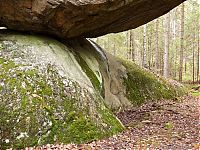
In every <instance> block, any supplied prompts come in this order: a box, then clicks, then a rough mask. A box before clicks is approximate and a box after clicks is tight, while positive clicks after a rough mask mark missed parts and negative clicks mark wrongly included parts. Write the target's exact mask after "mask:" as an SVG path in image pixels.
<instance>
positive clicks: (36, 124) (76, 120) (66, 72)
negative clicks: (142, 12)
mask: <svg viewBox="0 0 200 150" xmlns="http://www.w3.org/2000/svg"><path fill="white" fill-rule="evenodd" d="M182 92H183V91H182V88H180V86H176V85H173V84H171V83H169V82H168V81H166V80H164V79H162V78H157V77H155V76H154V75H153V74H152V73H150V72H147V71H144V70H142V69H140V68H139V67H138V66H136V65H134V64H133V63H132V62H127V61H124V60H120V59H117V58H115V57H113V56H112V55H110V54H107V53H105V52H104V51H103V50H102V49H101V48H100V47H99V46H98V45H96V44H95V43H94V42H92V41H90V40H86V39H77V40H70V41H64V42H60V41H57V40H55V39H52V38H47V37H45V36H38V35H28V34H22V33H16V32H11V31H8V30H0V146H1V147H0V149H6V148H10V147H13V148H16V149H19V148H23V147H27V146H35V145H42V144H47V143H83V142H88V141H91V140H96V139H100V138H103V137H106V136H110V135H113V134H116V133H118V132H120V131H122V130H123V125H122V124H121V123H120V122H119V120H118V119H117V118H116V116H115V115H113V112H112V111H111V110H120V109H127V108H131V107H133V106H134V105H139V104H141V103H143V102H145V101H147V100H155V99H161V98H175V97H176V96H179V95H180V94H182Z"/></svg>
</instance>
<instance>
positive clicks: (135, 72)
mask: <svg viewBox="0 0 200 150" xmlns="http://www.w3.org/2000/svg"><path fill="white" fill-rule="evenodd" d="M119 61H121V62H122V64H123V65H124V66H125V67H126V69H127V78H124V84H125V86H126V91H127V93H126V94H127V97H128V99H129V100H130V101H131V102H132V104H134V105H140V104H142V103H144V102H145V101H146V100H158V99H162V98H165V99H171V98H175V97H177V96H180V95H182V94H183V93H184V90H183V89H182V88H180V89H175V88H174V87H173V86H172V85H171V84H169V83H168V82H167V81H166V80H165V79H163V78H160V77H156V76H155V75H154V74H153V73H150V72H148V71H145V70H142V69H141V68H140V67H139V66H137V65H135V64H134V63H132V62H130V61H125V60H121V59H119Z"/></svg>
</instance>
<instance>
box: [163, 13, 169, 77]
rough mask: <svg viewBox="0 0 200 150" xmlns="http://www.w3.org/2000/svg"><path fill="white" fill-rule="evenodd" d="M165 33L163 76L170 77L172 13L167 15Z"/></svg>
mask: <svg viewBox="0 0 200 150" xmlns="http://www.w3.org/2000/svg"><path fill="white" fill-rule="evenodd" d="M164 23H165V33H164V39H165V44H164V49H165V52H164V68H163V71H164V73H163V76H164V77H166V78H167V77H168V75H169V72H168V71H169V32H170V13H168V14H167V15H166V16H165V22H164Z"/></svg>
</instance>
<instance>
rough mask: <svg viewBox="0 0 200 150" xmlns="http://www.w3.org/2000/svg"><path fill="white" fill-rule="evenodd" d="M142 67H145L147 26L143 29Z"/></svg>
mask: <svg viewBox="0 0 200 150" xmlns="http://www.w3.org/2000/svg"><path fill="white" fill-rule="evenodd" d="M142 66H143V67H144V68H146V67H147V24H145V25H144V28H143V61H142Z"/></svg>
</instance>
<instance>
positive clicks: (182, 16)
mask: <svg viewBox="0 0 200 150" xmlns="http://www.w3.org/2000/svg"><path fill="white" fill-rule="evenodd" d="M184 7H185V5H184V3H182V4H181V39H180V40H181V44H180V62H179V63H180V64H179V65H180V66H179V81H180V82H182V81H183V51H184V19H185V16H184V10H185V9H184Z"/></svg>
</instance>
